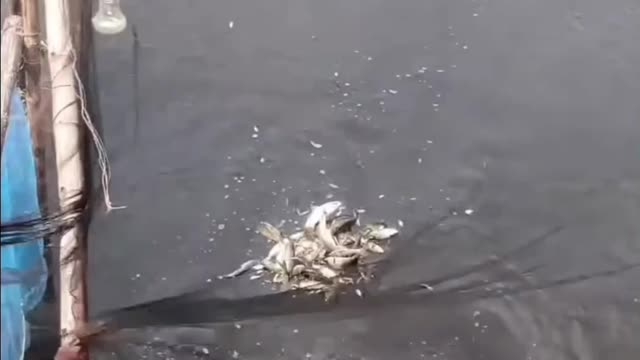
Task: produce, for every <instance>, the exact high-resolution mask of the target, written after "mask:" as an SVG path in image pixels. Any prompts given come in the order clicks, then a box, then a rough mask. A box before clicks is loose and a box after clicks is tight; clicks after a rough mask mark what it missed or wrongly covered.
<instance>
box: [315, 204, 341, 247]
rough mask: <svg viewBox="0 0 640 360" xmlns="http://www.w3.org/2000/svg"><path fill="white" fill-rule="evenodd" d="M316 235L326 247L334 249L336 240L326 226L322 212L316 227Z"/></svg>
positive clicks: (336, 243)
mask: <svg viewBox="0 0 640 360" xmlns="http://www.w3.org/2000/svg"><path fill="white" fill-rule="evenodd" d="M316 235H317V236H318V239H320V241H321V242H322V244H323V245H324V246H325V247H326V248H327V249H329V250H334V249H335V248H336V247H337V246H338V242H337V241H336V239H335V238H334V237H333V235H332V234H331V231H330V230H329V228H328V227H327V221H326V215H325V214H324V213H322V214H321V215H320V221H319V222H318V227H317V228H316Z"/></svg>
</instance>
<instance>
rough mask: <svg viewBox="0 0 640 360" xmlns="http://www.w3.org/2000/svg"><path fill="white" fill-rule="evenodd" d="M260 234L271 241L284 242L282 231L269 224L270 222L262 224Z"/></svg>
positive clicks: (259, 228) (259, 229)
mask: <svg viewBox="0 0 640 360" xmlns="http://www.w3.org/2000/svg"><path fill="white" fill-rule="evenodd" d="M258 232H259V233H260V235H262V236H264V237H266V238H267V239H269V240H271V241H274V242H280V241H282V233H281V232H280V230H278V228H277V227H275V226H273V225H271V224H269V223H268V222H261V223H260V226H259V227H258Z"/></svg>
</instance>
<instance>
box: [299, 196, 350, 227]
mask: <svg viewBox="0 0 640 360" xmlns="http://www.w3.org/2000/svg"><path fill="white" fill-rule="evenodd" d="M341 207H342V203H341V202H340V201H329V202H326V203H324V204H322V205H318V206H315V207H313V208H312V209H311V212H310V213H309V216H307V220H306V221H305V223H304V230H305V231H306V232H307V233H312V232H313V230H314V229H315V227H316V226H317V225H318V223H319V222H320V218H321V216H322V215H324V216H325V219H332V218H333V217H334V216H335V215H336V214H338V212H339V211H340V208H341ZM325 221H326V220H325Z"/></svg>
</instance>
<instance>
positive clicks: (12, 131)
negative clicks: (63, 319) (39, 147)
mask: <svg viewBox="0 0 640 360" xmlns="http://www.w3.org/2000/svg"><path fill="white" fill-rule="evenodd" d="M9 121H10V124H9V129H8V130H7V137H6V143H5V144H4V149H3V152H2V165H1V166H2V222H3V223H6V222H13V221H18V220H22V219H32V218H36V217H38V216H39V215H40V210H39V205H38V196H37V182H36V168H35V160H34V157H33V151H32V144H31V133H30V129H29V124H28V122H27V119H26V116H25V109H24V106H23V104H22V101H21V100H20V97H19V96H18V95H17V94H14V96H13V98H12V103H11V117H10V120H9ZM43 252H44V245H43V242H42V239H36V240H35V241H31V242H27V243H24V244H20V245H14V246H3V247H2V360H14V359H16V360H18V359H22V358H23V357H24V351H25V350H26V348H27V347H28V345H29V325H28V324H27V322H26V321H25V314H26V313H28V312H29V311H30V310H32V309H33V308H35V307H36V306H37V305H38V303H40V301H41V300H42V296H43V294H44V291H45V288H46V281H47V268H46V263H45V261H44V257H43Z"/></svg>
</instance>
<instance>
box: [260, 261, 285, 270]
mask: <svg viewBox="0 0 640 360" xmlns="http://www.w3.org/2000/svg"><path fill="white" fill-rule="evenodd" d="M260 263H261V264H262V266H264V268H265V269H267V270H269V271H270V272H272V273H279V272H282V268H281V267H280V265H278V264H277V263H276V262H274V261H273V260H270V259H266V258H265V259H263V260H262V261H261V262H260Z"/></svg>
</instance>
